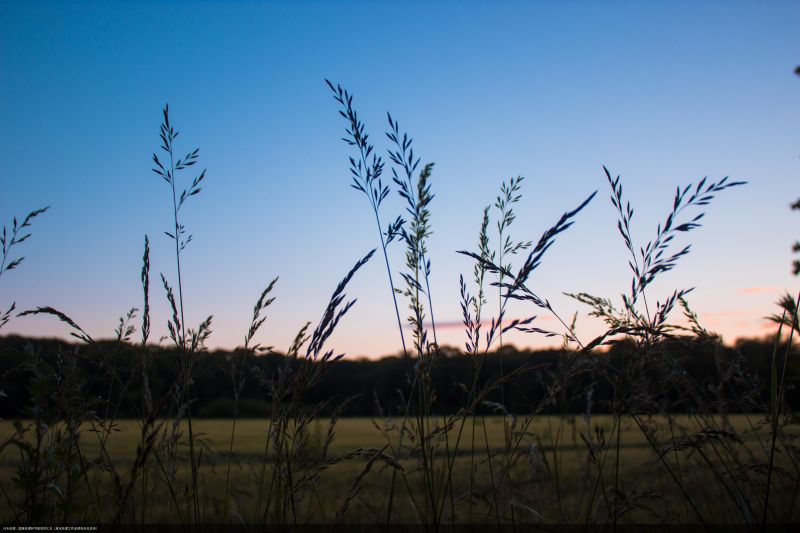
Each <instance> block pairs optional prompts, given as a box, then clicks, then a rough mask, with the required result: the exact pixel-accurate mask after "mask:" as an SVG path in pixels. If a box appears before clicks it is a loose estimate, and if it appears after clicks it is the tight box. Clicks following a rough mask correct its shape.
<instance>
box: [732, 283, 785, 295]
mask: <svg viewBox="0 0 800 533" xmlns="http://www.w3.org/2000/svg"><path fill="white" fill-rule="evenodd" d="M784 290H785V289H784V288H783V287H778V286H776V285H765V286H763V287H742V288H741V289H739V290H738V291H736V292H737V293H739V294H745V295H750V294H777V293H779V292H783V291H784Z"/></svg>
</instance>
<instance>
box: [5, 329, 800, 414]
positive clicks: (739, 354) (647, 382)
mask: <svg viewBox="0 0 800 533" xmlns="http://www.w3.org/2000/svg"><path fill="white" fill-rule="evenodd" d="M149 349H150V351H151V353H150V354H149V358H148V359H149V361H150V363H149V368H148V369H147V379H148V384H149V390H150V395H151V396H152V397H153V398H159V397H161V396H162V395H164V394H165V393H166V392H167V391H168V390H169V389H170V387H171V386H172V385H173V383H175V382H176V381H177V379H178V370H179V361H178V354H177V353H176V352H175V350H171V349H166V348H157V347H150V348H149ZM773 349H774V346H773V341H771V340H769V339H764V340H758V339H751V340H740V341H738V342H737V343H736V345H735V346H725V345H723V344H722V343H721V342H719V340H718V339H716V338H713V337H712V338H705V339H702V338H701V339H691V340H688V339H675V340H672V341H670V342H668V343H667V344H666V345H664V346H662V347H661V350H660V352H659V353H654V354H652V358H651V360H648V361H643V362H642V364H643V368H645V371H644V372H643V373H641V375H638V377H637V380H638V381H637V382H636V383H633V384H632V386H631V388H630V391H631V392H630V394H631V395H636V398H635V400H636V405H637V406H638V407H637V409H639V410H642V411H652V412H659V411H667V410H668V411H670V412H685V411H691V410H697V409H709V410H728V411H730V412H736V411H741V410H749V409H748V407H747V406H748V405H750V406H752V410H753V411H756V410H758V409H759V408H760V407H761V406H763V405H765V404H767V403H768V401H769V386H768V383H769V375H770V368H771V361H772V354H773ZM779 352H780V354H783V353H785V350H779ZM634 353H636V352H635V350H634V349H633V348H632V347H631V346H628V345H626V344H625V343H624V342H623V343H619V344H616V345H613V346H612V347H610V348H609V350H608V351H607V352H604V353H597V352H595V353H592V354H590V355H582V354H579V353H576V352H573V351H567V350H558V349H550V350H537V351H529V350H517V349H516V348H514V347H513V346H505V347H504V348H503V372H504V373H505V376H506V379H507V381H506V382H505V385H504V388H505V394H504V397H505V405H504V406H502V407H501V405H500V397H501V395H500V392H499V388H497V387H494V388H492V384H493V383H494V382H495V380H497V379H498V378H499V377H500V364H499V363H500V358H499V357H498V353H497V352H492V353H490V354H488V355H487V356H485V357H484V358H483V359H482V361H481V365H480V368H479V372H478V382H479V384H480V386H481V387H486V388H488V389H489V392H488V393H487V394H486V396H485V398H484V399H483V401H482V402H481V404H480V408H479V411H482V412H483V413H486V414H490V413H492V412H497V411H498V410H502V409H503V408H505V409H506V410H507V411H508V412H511V413H529V412H530V411H531V406H538V405H540V401H541V399H542V398H544V397H545V396H546V395H547V394H548V392H551V393H552V391H553V389H552V387H558V390H557V393H556V394H552V401H549V402H546V403H545V406H544V409H543V410H541V411H540V412H542V413H573V414H578V413H584V412H586V411H587V410H591V412H593V413H604V412H611V411H613V409H614V406H613V402H614V401H617V400H615V399H614V388H613V387H612V385H610V384H609V382H608V381H607V380H605V379H603V375H604V374H603V373H604V372H612V373H613V372H615V371H617V370H621V369H623V368H626V367H627V366H629V365H626V360H625V359H626V357H631V356H632V355H631V354H634ZM232 355H233V354H232V353H231V352H226V351H214V352H207V353H201V354H199V355H198V357H197V360H196V362H195V364H196V373H195V378H194V383H193V384H192V395H193V407H192V409H193V412H195V413H197V415H198V416H205V417H225V416H230V415H231V413H232V412H233V403H234V400H233V385H232V382H231V379H230V375H229V372H228V368H229V364H230V359H231V357H232ZM781 357H782V355H781ZM789 357H790V358H789V365H788V370H787V378H786V382H787V383H788V384H790V388H789V390H788V391H787V395H786V401H787V403H788V404H789V405H790V406H791V407H796V406H798V405H800V394H799V393H798V391H797V390H796V388H795V387H793V386H792V385H793V384H795V383H796V382H797V381H798V378H799V377H800V373H798V367H797V364H796V363H794V361H796V360H797V359H796V357H797V353H796V350H795V349H793V350H792V351H790V353H789ZM284 358H285V356H283V355H281V354H268V355H259V356H247V358H246V366H247V371H246V380H245V386H244V389H243V390H242V393H241V395H240V401H239V414H240V415H241V416H244V417H264V416H268V415H269V413H270V410H271V401H272V398H270V396H269V392H268V390H267V389H266V388H265V386H264V384H263V383H264V379H263V378H264V377H269V376H270V375H271V374H272V373H274V372H277V371H278V369H279V367H280V365H281V364H282V362H283V361H284ZM628 363H630V361H628ZM141 364H142V351H141V348H140V347H139V346H135V345H130V344H126V343H116V342H111V341H109V342H106V341H103V342H100V343H97V344H95V345H75V344H70V343H67V342H64V341H60V340H52V339H48V340H42V339H35V340H34V339H26V338H22V337H18V336H7V337H0V377H1V379H2V381H0V390H2V393H3V394H2V395H0V417H2V418H27V417H30V416H32V414H33V413H31V411H30V410H31V406H32V405H35V404H36V402H34V401H33V399H34V398H37V399H38V400H40V401H41V400H42V399H43V398H44V399H47V398H52V399H53V400H52V401H54V402H56V401H63V398H65V397H68V395H65V393H64V390H65V387H68V386H69V385H70V384H71V385H72V390H74V391H75V392H74V394H80V395H82V397H83V401H84V402H89V403H91V408H92V409H94V411H95V412H96V413H97V414H98V415H101V416H106V413H107V412H108V411H109V410H112V412H116V413H117V416H118V417H131V416H135V415H136V414H137V409H138V408H139V407H140V406H141V398H142V392H143V391H142V384H143V380H142V366H141ZM567 365H568V366H569V367H568V368H567ZM475 371H476V361H475V360H473V359H472V358H470V357H467V356H465V355H463V354H462V353H461V352H459V351H458V350H456V349H453V348H446V347H445V348H442V349H441V350H440V354H439V356H438V359H437V361H436V363H435V364H434V365H433V367H432V372H431V376H430V379H431V381H432V389H433V390H435V391H437V396H436V399H435V403H434V406H433V411H434V412H435V413H437V414H451V413H454V412H456V411H457V410H458V409H460V408H461V407H463V406H464V404H465V399H466V392H465V391H466V390H467V389H469V385H470V384H471V383H472V380H473V376H474V372H475ZM565 373H568V378H569V379H566V380H565V379H563V378H564V376H565ZM509 376H512V377H510V378H509ZM682 380H691V381H692V383H693V384H694V385H693V387H692V388H691V389H692V390H694V391H700V392H699V393H693V394H695V396H696V395H697V394H700V395H701V396H704V397H703V398H699V397H693V398H688V397H686V393H685V391H686V390H688V389H687V388H686V387H682V386H681V385H680V383H679V382H681V381H682ZM408 389H409V383H408V377H407V371H406V363H405V362H404V361H403V360H402V358H400V357H385V358H383V359H379V360H347V359H346V358H345V359H343V360H341V361H339V362H337V363H336V364H334V365H333V366H332V367H331V368H330V369H328V370H327V372H326V373H325V377H324V379H323V380H322V381H321V382H320V383H319V384H318V385H317V386H315V387H314V388H313V389H311V390H310V391H309V393H308V394H307V396H306V397H305V399H304V400H305V403H306V404H308V405H309V406H317V405H319V404H322V403H325V402H328V405H329V406H331V407H330V409H333V406H334V405H337V404H338V403H339V402H340V401H341V400H344V399H348V398H349V399H350V401H349V403H348V405H347V408H346V410H345V412H344V414H345V415H349V416H375V415H380V414H381V413H383V414H384V415H397V414H398V413H399V412H401V411H402V407H403V406H404V405H405V399H404V397H403V394H404V392H405V391H406V390H408ZM743 402H745V403H743ZM38 405H41V404H38ZM726 406H727V407H726ZM69 408H70V407H69V405H64V406H61V407H60V406H58V405H54V406H52V409H49V411H50V412H53V413H58V412H63V413H64V415H66V414H67V412H66V410H67V409H69Z"/></svg>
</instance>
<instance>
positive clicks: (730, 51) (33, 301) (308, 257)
mask: <svg viewBox="0 0 800 533" xmlns="http://www.w3.org/2000/svg"><path fill="white" fill-rule="evenodd" d="M0 13H2V16H0V73H1V74H0V124H2V127H1V128H0V218H1V219H2V221H3V223H4V224H8V223H9V222H10V219H11V217H12V216H14V215H17V216H20V215H24V214H25V213H27V212H28V211H30V210H32V209H34V208H37V207H40V206H43V205H51V206H52V208H51V210H50V211H49V212H48V213H47V214H46V215H45V216H43V217H42V218H41V219H39V220H37V222H36V225H35V226H34V228H33V230H34V231H33V233H34V235H33V237H32V239H31V240H30V241H28V242H26V243H24V245H23V246H21V247H20V249H19V252H20V253H22V254H24V255H25V256H26V260H25V263H23V265H22V267H21V268H20V269H19V270H17V271H12V272H10V273H8V275H4V276H3V277H2V279H0V307H3V308H5V307H7V305H8V304H10V302H12V301H16V302H17V305H18V306H19V307H20V308H30V307H34V306H38V305H51V306H54V307H57V308H58V309H60V310H62V311H64V312H66V313H67V314H69V315H70V316H72V317H73V318H74V319H75V320H76V321H77V322H78V323H80V324H81V325H82V326H83V327H84V328H85V329H86V330H87V331H88V332H89V333H91V334H92V335H94V336H97V337H104V336H110V335H111V334H112V333H113V329H114V327H115V326H116V322H117V317H118V316H120V315H122V314H123V313H124V312H125V311H127V309H129V308H130V307H134V306H135V307H141V294H140V293H141V289H140V287H139V284H138V275H139V270H140V268H141V264H140V260H141V254H142V247H143V238H144V235H145V234H148V235H149V236H150V238H151V240H152V242H153V244H152V248H153V250H152V265H153V266H152V268H153V274H154V279H157V274H158V273H159V272H164V274H165V275H167V276H168V277H169V278H170V279H172V278H174V268H175V267H174V257H173V255H171V253H172V249H171V243H170V241H169V240H168V239H167V238H166V237H165V236H164V235H163V231H164V230H167V229H169V224H170V216H171V212H170V208H171V201H172V200H171V197H170V195H169V191H168V189H167V187H166V185H165V184H164V183H163V182H161V181H159V178H157V177H156V176H155V175H154V174H152V173H151V172H150V166H151V165H150V157H151V154H152V152H153V151H155V150H156V149H157V148H158V126H159V123H160V119H161V109H162V107H163V105H164V104H165V103H167V102H169V104H170V109H171V118H172V121H173V123H174V124H175V125H176V126H177V129H178V130H180V132H181V135H180V137H179V138H178V144H177V146H178V151H180V152H183V151H189V150H191V149H193V148H195V147H197V146H199V147H200V163H199V167H200V168H201V169H202V168H206V169H207V178H206V180H205V183H206V186H205V188H204V190H203V192H202V193H201V194H200V195H199V196H198V197H196V198H195V199H193V200H194V201H193V202H192V204H190V205H188V206H187V208H186V210H185V213H184V215H183V216H184V222H185V224H186V226H187V228H188V230H189V231H190V232H191V233H193V234H194V240H193V242H192V243H191V244H190V245H189V248H188V249H187V251H186V252H185V256H184V259H183V261H184V267H185V278H184V284H185V299H186V305H187V320H188V322H189V323H190V324H196V323H198V322H199V321H200V320H202V319H203V318H204V317H205V316H206V315H208V314H213V315H214V317H215V319H214V323H215V331H214V334H213V336H212V337H211V340H210V345H211V346H212V347H215V346H222V347H233V346H235V345H237V344H240V343H241V340H242V337H243V335H244V332H245V330H246V328H247V326H248V324H249V322H248V321H249V313H250V312H251V308H252V305H253V303H254V302H255V300H256V298H257V297H258V295H259V293H260V290H261V289H262V288H263V286H264V285H266V283H267V282H268V281H269V280H271V279H272V278H273V277H274V276H280V280H279V282H278V285H277V288H276V291H275V295H276V296H277V300H276V302H275V303H274V304H273V307H272V308H271V311H270V313H269V319H268V321H267V323H266V324H265V326H264V329H263V331H262V333H261V336H260V338H259V340H260V341H262V342H263V343H264V344H268V345H275V346H276V347H278V348H285V347H286V346H287V345H288V344H289V342H290V340H291V338H292V337H293V336H294V334H295V332H296V331H297V329H298V328H299V327H300V326H301V325H302V324H303V323H304V322H305V321H306V320H311V321H315V320H316V319H317V318H318V317H319V314H320V313H321V311H322V310H323V308H324V305H325V303H326V302H327V298H328V297H329V296H330V293H331V291H332V290H333V288H334V287H335V285H336V283H337V282H338V280H339V279H340V277H341V276H342V275H343V274H344V273H345V272H346V271H347V270H348V269H349V268H350V267H351V266H352V264H353V263H354V262H355V261H356V260H357V259H358V258H359V257H361V256H362V255H363V254H364V253H366V252H367V251H368V250H369V249H371V248H373V247H375V246H376V245H377V235H376V229H375V227H374V221H373V219H372V218H371V217H372V214H371V212H370V210H369V207H368V205H367V203H366V199H365V198H364V197H363V196H361V195H360V194H358V193H356V192H355V191H354V190H352V189H351V188H349V186H348V180H349V178H348V168H347V157H348V156H349V155H350V150H349V148H348V147H347V146H346V145H345V144H344V143H343V142H342V141H341V140H339V139H340V137H341V136H342V134H343V131H344V130H343V128H344V126H345V124H344V122H343V120H342V119H341V118H340V117H339V116H338V114H337V108H336V105H335V103H334V102H333V100H332V98H331V96H330V94H329V91H328V89H327V87H326V86H325V84H324V82H323V80H324V79H325V78H329V79H331V80H332V81H334V82H337V83H341V84H342V85H343V86H345V87H346V88H348V89H349V90H350V91H351V92H353V93H354V94H355V102H354V103H355V106H356V108H357V109H358V111H359V113H360V116H361V117H362V118H363V120H364V122H365V123H366V127H367V131H368V132H369V133H370V134H371V138H372V139H373V140H375V142H376V145H377V148H378V149H380V150H381V151H382V153H385V148H386V146H387V144H386V142H385V137H384V135H383V132H384V131H385V130H386V127H387V124H386V118H385V113H386V111H387V110H388V111H390V112H391V113H392V115H393V116H394V117H395V118H397V119H398V120H399V122H400V124H401V127H402V128H403V129H405V130H407V131H408V132H409V133H410V134H411V135H412V136H413V137H414V140H415V146H416V150H417V153H418V154H419V155H420V156H421V157H422V160H423V162H429V161H434V162H435V163H436V166H435V170H434V174H433V181H432V183H433V192H435V193H436V197H435V199H434V202H433V205H432V211H433V217H432V224H433V229H434V234H433V236H432V237H431V240H430V245H429V248H430V250H431V253H430V257H431V260H432V263H433V276H432V292H433V297H434V306H435V311H436V315H437V319H439V320H441V321H442V322H448V321H457V320H459V319H460V311H459V302H458V275H459V274H460V273H464V274H465V275H468V274H469V273H470V272H471V264H470V262H469V260H468V259H467V258H464V257H462V256H459V255H457V254H456V253H455V250H458V249H465V248H466V249H475V248H476V246H477V245H476V238H477V232H478V227H479V224H480V216H481V213H482V209H483V207H484V206H485V205H488V204H490V203H493V201H494V198H495V196H496V195H497V192H498V189H499V187H500V184H501V183H502V181H503V180H506V179H508V178H509V177H511V176H516V175H523V176H525V177H526V180H525V182H524V186H523V194H524V197H523V199H522V200H521V201H520V203H519V204H517V207H516V209H515V210H516V212H517V220H516V221H515V222H514V225H513V226H512V235H513V236H515V237H517V238H518V239H525V240H536V239H537V238H538V237H539V235H540V234H541V233H542V231H544V230H545V229H547V227H549V225H551V224H552V223H553V222H555V220H556V219H557V218H558V217H559V216H560V214H561V213H562V212H563V211H565V210H567V209H571V208H572V207H574V206H575V205H577V204H578V203H579V202H580V201H581V200H582V199H583V198H584V197H586V196H587V195H588V194H589V193H591V192H592V191H594V190H595V189H598V190H599V191H600V194H598V197H597V198H596V199H595V201H594V202H593V203H592V204H591V205H590V206H589V207H588V208H587V209H586V210H585V211H584V212H583V213H581V214H580V216H579V217H578V219H577V221H576V223H575V225H574V227H573V228H571V229H570V230H569V231H568V232H567V233H565V234H564V235H562V236H561V237H560V238H559V239H558V241H557V242H556V244H555V246H554V247H553V248H552V249H551V250H550V251H549V252H548V255H547V256H546V258H545V261H544V263H543V265H542V267H541V268H540V269H539V270H538V271H537V273H536V275H535V277H534V278H533V280H532V285H533V287H534V288H536V289H537V290H538V291H539V292H540V293H541V294H542V296H544V297H547V298H549V299H550V300H551V301H552V302H553V304H554V306H555V307H556V308H557V309H558V310H559V312H560V313H562V314H563V315H565V316H571V315H572V313H573V312H575V311H580V312H581V313H582V314H585V312H586V311H587V310H586V309H585V308H583V307H581V306H580V305H578V304H577V303H575V302H573V301H570V300H569V299H567V298H565V297H563V296H562V295H561V293H562V292H578V291H585V292H589V293H592V294H597V295H602V296H608V297H611V298H617V299H618V295H619V294H620V293H621V292H623V291H625V290H626V288H627V286H628V283H629V274H628V271H627V259H626V256H625V249H624V246H623V244H622V241H621V240H620V239H619V236H618V235H617V234H616V228H615V224H616V218H615V213H614V210H613V207H612V206H611V204H610V202H609V200H608V193H609V188H608V185H607V183H606V181H605V178H604V175H603V172H602V165H606V166H608V168H609V169H610V170H611V171H612V172H613V173H615V174H621V175H622V181H623V184H624V192H625V194H626V196H627V197H628V198H629V199H630V200H631V202H632V204H633V205H634V207H635V208H636V215H635V219H634V222H635V229H634V235H635V237H636V238H637V239H638V240H639V242H640V243H642V244H643V243H644V242H646V241H647V240H649V239H651V238H652V237H653V236H654V232H655V227H656V224H657V223H658V222H659V221H660V220H662V219H663V218H664V216H665V215H666V213H667V210H668V209H669V208H670V207H671V201H672V194H673V193H674V189H675V186H676V185H682V184H686V183H689V182H691V181H697V180H699V179H701V178H702V177H704V176H709V178H710V179H715V178H721V177H723V176H730V177H731V178H732V179H737V180H746V181H748V182H749V184H748V185H747V186H745V187H743V188H740V189H736V190H730V191H726V192H724V193H723V194H721V195H720V196H719V197H718V198H717V200H715V202H714V203H713V204H712V205H711V206H709V208H708V210H707V213H708V214H707V215H706V218H705V224H704V226H703V227H702V228H700V229H698V230H697V231H696V232H694V233H693V234H691V235H690V236H689V237H690V238H689V239H688V240H685V242H692V243H693V251H692V253H691V254H690V255H689V256H688V257H686V258H685V259H684V260H682V261H681V263H680V264H679V266H678V267H677V268H676V269H675V270H674V271H673V272H670V273H668V274H665V275H664V276H663V279H662V280H661V281H659V282H658V283H657V284H656V285H655V286H654V287H653V288H652V296H651V297H652V298H653V299H658V298H659V297H662V298H663V297H664V296H665V295H666V294H667V293H669V292H671V289H673V288H680V287H690V286H693V287H696V289H695V291H694V292H693V293H692V297H691V299H690V301H691V303H692V304H693V305H694V307H695V308H696V310H697V311H698V312H699V313H700V317H701V319H702V320H703V321H704V323H705V324H706V325H707V326H708V328H709V329H715V330H718V331H720V332H722V333H723V335H724V337H725V340H727V341H732V340H733V339H734V338H735V337H737V336H741V335H762V334H763V333H765V331H766V330H765V329H764V328H765V324H764V322H763V320H762V319H761V317H763V316H764V315H767V314H770V313H772V312H773V310H774V305H773V302H774V301H775V300H776V299H777V298H778V296H779V295H780V294H781V293H782V292H783V291H785V290H796V288H797V282H796V279H795V278H793V277H792V276H791V275H790V262H791V259H792V254H791V249H790V248H791V244H792V243H793V242H794V240H796V239H797V238H799V237H800V229H798V228H800V225H798V223H797V222H798V220H800V218H798V217H800V214H799V213H797V212H795V213H792V212H791V211H790V210H789V208H788V205H789V204H790V203H791V202H792V201H794V200H795V199H796V198H797V197H798V196H800V187H799V186H798V176H800V133H799V132H800V130H799V129H798V124H800V105H799V104H800V78H798V77H797V76H794V75H793V74H792V71H793V69H794V67H795V66H796V65H798V64H800V32H797V31H796V28H797V21H798V20H799V19H798V17H799V16H800V4H798V3H796V2H764V3H753V2H749V3H745V2H641V3H636V2H609V3H589V2H520V3H514V2H507V3H503V4H502V5H500V6H498V5H497V3H493V2H491V3H490V2H458V3H456V2H433V3H423V2H405V3H400V2H391V3H390V2H371V3H367V2H364V3H359V2H336V3H329V2H227V3H215V2H199V3H191V2H174V3H164V2H158V3H146V2H145V3H142V2H136V3H134V2H118V3H91V2H79V3H66V2H56V3H46V2H2V3H0ZM184 178H185V179H190V176H184ZM401 209H402V205H401V203H400V199H399V198H398V197H397V196H396V195H395V194H393V195H392V196H391V197H390V200H389V201H388V203H387V205H386V208H385V213H384V217H385V220H386V221H387V222H388V220H389V219H390V218H393V217H394V215H396V214H399V213H400V211H401ZM681 242H684V241H681ZM376 259H377V258H376ZM392 259H393V261H394V262H395V265H397V268H399V267H400V266H401V264H402V260H403V257H402V251H401V250H400V248H399V247H397V248H395V249H394V250H393V256H392ZM349 294H350V295H351V296H353V297H357V298H358V303H357V305H356V307H355V308H354V309H353V310H352V312H351V313H350V315H349V316H348V318H347V319H346V320H345V321H344V322H343V323H342V325H341V326H340V328H339V330H338V332H337V334H336V335H335V337H334V339H333V341H334V345H335V347H336V348H338V349H339V350H341V351H347V352H348V353H349V354H352V355H353V356H359V355H377V354H383V353H388V352H392V351H396V350H397V349H398V347H399V343H398V336H397V332H396V330H395V329H394V328H395V326H394V318H393V309H392V307H391V300H390V294H389V291H388V289H387V287H386V279H385V270H384V266H383V264H382V263H381V262H380V261H378V260H373V261H372V262H371V263H370V264H369V265H367V267H365V269H364V270H363V271H362V272H361V273H360V274H359V276H358V277H357V278H356V280H355V281H354V283H353V284H352V286H351V289H350V291H349ZM152 299H153V302H154V303H153V305H154V310H153V312H154V318H153V320H154V334H155V335H156V337H158V336H160V335H163V334H166V328H165V327H164V324H165V321H166V318H167V309H166V303H165V300H164V298H163V293H162V291H160V290H159V287H158V286H157V284H155V283H154V284H153V294H152ZM534 312H535V310H531V309H526V308H524V307H522V308H517V307H514V308H512V309H511V310H510V314H511V315H512V316H527V315H529V314H531V313H534ZM550 324H553V322H552V321H550V322H548V321H547V319H546V318H545V317H542V323H541V326H542V327H548V326H549V325H550ZM596 331H597V325H596V324H593V323H592V322H591V321H590V320H589V319H581V320H580V321H579V326H578V333H579V334H581V333H583V334H584V335H585V336H586V337H589V336H591V334H592V333H593V332H596ZM3 332H4V333H11V332H19V333H24V334H32V335H64V334H65V333H66V329H65V328H64V327H63V326H62V325H61V324H58V323H55V322H54V321H52V320H50V319H47V318H29V317H22V318H17V319H14V320H13V321H12V322H11V323H10V324H9V325H8V326H6V328H4V331H3ZM441 336H442V337H443V338H442V339H440V340H443V341H444V342H448V343H452V344H458V345H461V344H462V343H463V333H462V332H461V331H460V330H459V329H457V328H448V329H445V328H442V333H441ZM511 340H512V341H513V342H515V343H516V344H519V345H532V346H538V345H542V344H546V341H545V340H543V339H541V338H537V337H531V336H522V335H515V336H513V337H512V338H511Z"/></svg>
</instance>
